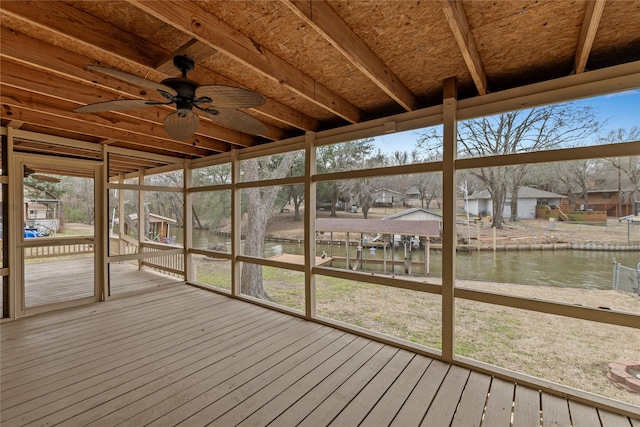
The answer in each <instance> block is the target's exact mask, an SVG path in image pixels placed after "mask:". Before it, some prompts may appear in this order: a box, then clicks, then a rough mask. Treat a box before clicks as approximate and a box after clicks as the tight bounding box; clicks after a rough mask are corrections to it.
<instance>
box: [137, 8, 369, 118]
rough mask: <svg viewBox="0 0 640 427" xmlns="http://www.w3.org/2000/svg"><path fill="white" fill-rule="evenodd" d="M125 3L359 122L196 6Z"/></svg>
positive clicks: (342, 104) (337, 100)
mask: <svg viewBox="0 0 640 427" xmlns="http://www.w3.org/2000/svg"><path fill="white" fill-rule="evenodd" d="M127 1H128V2H129V3H131V4H132V5H134V6H136V7H138V8H139V9H141V10H143V11H145V12H147V13H149V14H150V15H152V16H155V17H156V18H158V19H160V20H161V21H163V22H165V23H167V24H169V25H171V26H173V27H175V28H177V29H178V30H180V31H182V32H184V33H185V34H188V35H189V36H191V37H194V38H197V39H198V40H200V41H202V42H204V43H206V44H208V45H209V46H211V47H212V48H214V49H217V50H218V51H219V52H221V53H224V54H225V55H227V56H229V57H230V58H232V59H234V60H236V61H239V62H240V63H242V64H244V65H245V66H247V67H249V68H251V69H252V70H254V71H255V72H257V73H260V74H261V75H263V76H265V77H267V78H269V79H271V80H273V81H275V82H277V83H279V84H282V85H285V86H287V87H288V88H290V89H291V90H292V91H294V92H296V93H298V94H300V95H301V96H303V97H304V98H306V99H307V100H309V101H311V102H313V103H314V104H316V105H318V106H320V107H322V108H324V109H326V110H328V111H330V112H332V113H333V114H336V115H337V116H339V117H342V118H343V119H345V120H347V121H349V122H351V123H358V122H360V121H362V119H363V113H362V111H360V110H359V109H358V108H357V107H355V106H354V105H352V104H351V103H349V102H348V101H347V100H345V99H343V98H342V97H340V96H339V95H338V94H336V93H334V92H332V91H331V90H330V89H328V88H327V87H325V86H324V85H322V84H320V83H319V82H317V81H315V80H313V79H312V78H311V77H310V76H308V75H306V74H304V73H303V72H301V71H300V70H298V69H296V68H295V67H293V66H292V65H291V64H289V63H287V62H286V61H285V60H283V59H282V58H280V57H278V56H277V55H275V54H274V53H273V52H271V51H269V50H268V49H266V48H265V47H264V46H260V45H259V44H257V43H255V42H254V41H253V40H252V39H251V38H249V37H247V36H246V35H244V34H242V33H241V32H239V31H237V30H236V29H234V28H233V27H231V26H230V25H228V24H227V23H225V22H223V21H221V20H219V19H218V18H217V17H215V16H213V15H211V14H210V13H208V12H207V11H206V10H204V9H202V8H201V7H199V6H198V5H197V4H195V3H192V2H179V3H176V2H148V1H139V0H127Z"/></svg>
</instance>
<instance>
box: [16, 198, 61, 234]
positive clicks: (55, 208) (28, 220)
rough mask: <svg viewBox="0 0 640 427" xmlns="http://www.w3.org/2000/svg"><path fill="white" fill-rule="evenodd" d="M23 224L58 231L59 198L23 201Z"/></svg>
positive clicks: (28, 226)
mask: <svg viewBox="0 0 640 427" xmlns="http://www.w3.org/2000/svg"><path fill="white" fill-rule="evenodd" d="M24 226H25V227H27V228H45V229H47V230H49V231H54V232H55V231H58V229H59V228H60V200H55V199H38V200H30V199H25V201H24Z"/></svg>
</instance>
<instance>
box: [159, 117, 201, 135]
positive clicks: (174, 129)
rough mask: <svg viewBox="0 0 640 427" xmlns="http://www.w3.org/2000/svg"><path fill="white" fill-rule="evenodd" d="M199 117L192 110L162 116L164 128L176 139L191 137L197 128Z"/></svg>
mask: <svg viewBox="0 0 640 427" xmlns="http://www.w3.org/2000/svg"><path fill="white" fill-rule="evenodd" d="M199 122H200V118H199V117H198V115H197V114H194V113H193V112H191V113H189V114H187V115H186V116H181V115H180V113H179V112H177V111H176V112H175V113H171V114H169V115H168V116H167V117H165V118H164V130H165V131H167V133H168V134H169V136H170V137H171V138H173V139H176V140H178V141H184V140H185V139H189V138H191V136H193V134H194V133H195V131H196V129H198V123H199Z"/></svg>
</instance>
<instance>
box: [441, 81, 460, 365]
mask: <svg viewBox="0 0 640 427" xmlns="http://www.w3.org/2000/svg"><path fill="white" fill-rule="evenodd" d="M443 108H444V109H443V158H442V189H443V191H442V192H443V197H442V205H443V206H442V216H443V226H442V360H444V361H445V362H452V361H453V356H454V337H455V331H454V329H455V328H454V322H455V298H454V286H455V274H456V243H457V236H456V188H457V186H456V167H455V161H456V156H457V151H458V150H457V140H458V138H457V120H456V110H457V83H456V79H455V78H454V77H451V78H448V79H446V80H445V81H444V101H443Z"/></svg>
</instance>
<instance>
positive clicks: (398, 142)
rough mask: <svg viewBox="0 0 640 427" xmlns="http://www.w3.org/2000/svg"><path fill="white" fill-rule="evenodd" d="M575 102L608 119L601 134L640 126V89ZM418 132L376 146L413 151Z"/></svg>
mask: <svg viewBox="0 0 640 427" xmlns="http://www.w3.org/2000/svg"><path fill="white" fill-rule="evenodd" d="M574 103H575V104H577V105H580V106H584V105H588V106H591V107H592V108H593V111H594V114H596V116H597V117H598V119H599V120H600V121H606V123H605V125H604V126H603V128H602V129H601V131H600V135H599V136H604V135H606V134H608V133H609V132H610V131H611V130H617V129H620V128H622V129H626V130H630V129H631V128H633V127H634V126H635V127H640V89H635V90H631V91H626V92H619V93H613V94H608V95H602V96H598V97H595V98H588V99H583V100H578V101H574ZM417 133H419V131H410V132H403V133H396V134H391V135H384V136H381V137H378V138H376V140H377V141H376V146H377V147H379V148H380V149H381V150H382V152H384V153H393V152H394V151H396V150H402V151H404V150H406V151H409V152H411V150H413V148H414V147H415V141H416V139H417Z"/></svg>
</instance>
